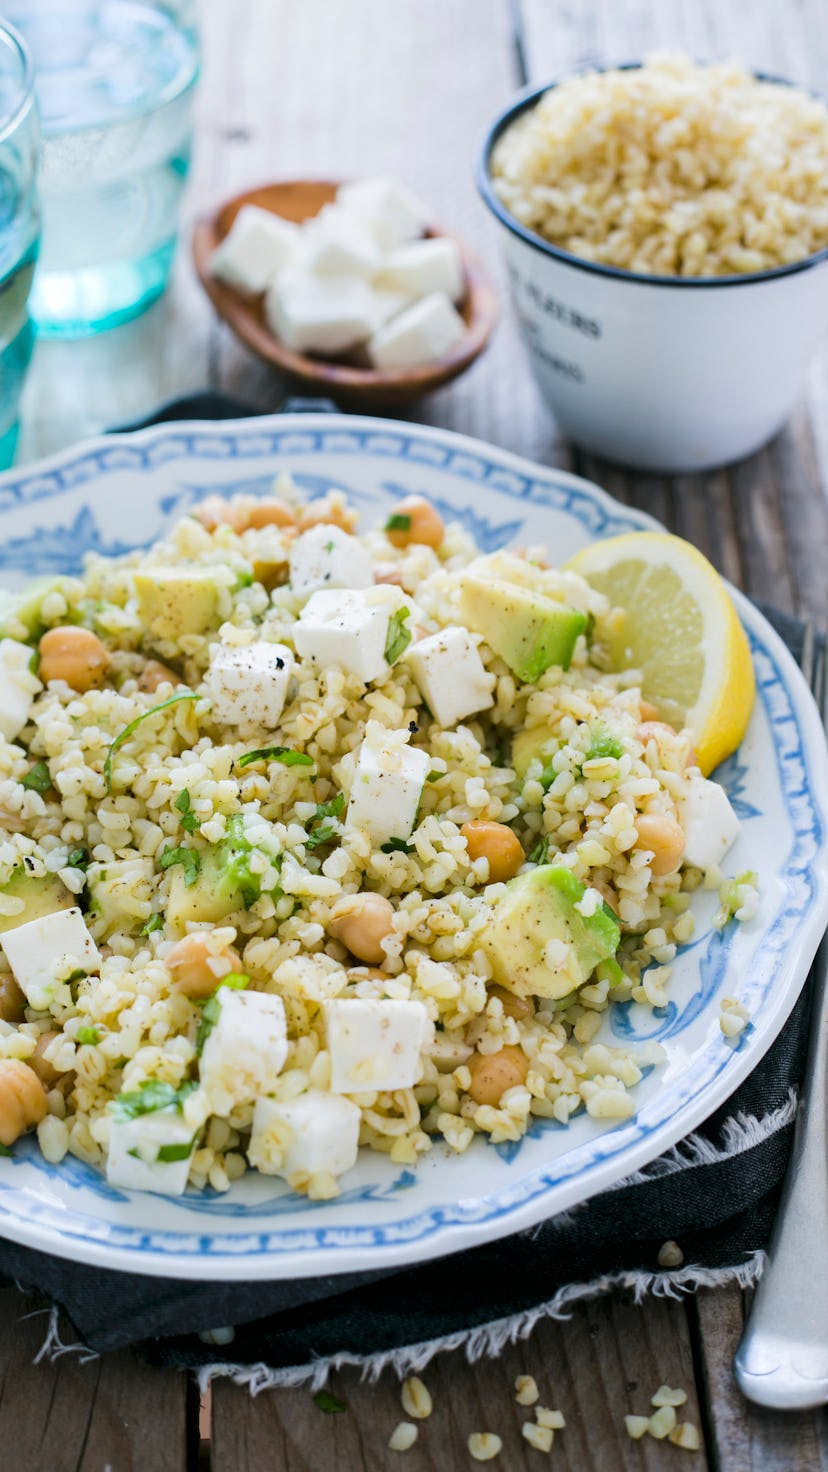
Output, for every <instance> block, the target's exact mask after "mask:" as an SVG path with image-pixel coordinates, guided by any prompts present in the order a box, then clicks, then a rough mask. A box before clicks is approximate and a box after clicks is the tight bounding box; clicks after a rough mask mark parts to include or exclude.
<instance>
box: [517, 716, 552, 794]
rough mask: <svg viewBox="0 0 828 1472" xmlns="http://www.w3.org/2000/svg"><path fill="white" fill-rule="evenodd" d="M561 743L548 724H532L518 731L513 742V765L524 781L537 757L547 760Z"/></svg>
mask: <svg viewBox="0 0 828 1472" xmlns="http://www.w3.org/2000/svg"><path fill="white" fill-rule="evenodd" d="M558 745H559V742H558V738H557V736H552V735H550V732H549V728H548V727H547V726H532V727H530V729H529V730H528V731H518V734H517V736H516V737H515V739H514V741H513V742H512V766H513V767H514V769H515V772H516V774H517V776H518V777H519V778H520V780H521V781H523V779H524V777H525V776H526V773H527V772H528V770H529V768H530V766H531V765H532V762H533V761H534V760H535V757H540V759H541V761H545V760H546V759H547V758H548V757H551V756H553V755H554V753H555V751H556V750H557V747H558Z"/></svg>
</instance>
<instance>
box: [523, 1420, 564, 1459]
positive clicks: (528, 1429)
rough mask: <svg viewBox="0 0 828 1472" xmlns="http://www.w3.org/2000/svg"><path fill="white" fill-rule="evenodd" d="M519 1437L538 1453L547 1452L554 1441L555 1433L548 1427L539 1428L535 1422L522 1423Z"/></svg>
mask: <svg viewBox="0 0 828 1472" xmlns="http://www.w3.org/2000/svg"><path fill="white" fill-rule="evenodd" d="M520 1430H521V1435H522V1436H523V1438H524V1440H525V1441H528V1443H529V1445H530V1446H533V1447H534V1448H535V1450H536V1451H538V1452H549V1451H551V1450H552V1443H553V1441H554V1440H555V1433H554V1431H553V1430H552V1429H551V1427H549V1426H539V1425H538V1423H537V1421H524V1423H523V1425H522V1426H521V1428H520Z"/></svg>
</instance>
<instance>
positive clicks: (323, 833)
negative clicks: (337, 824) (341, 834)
mask: <svg viewBox="0 0 828 1472" xmlns="http://www.w3.org/2000/svg"><path fill="white" fill-rule="evenodd" d="M336 836H337V832H336V829H335V828H334V825H333V823H320V824H319V827H318V828H313V829H312V830H311V832H310V833H309V834H308V836H307V838H306V839H305V848H320V847H321V845H322V844H323V843H330V842H331V839H332V838H336Z"/></svg>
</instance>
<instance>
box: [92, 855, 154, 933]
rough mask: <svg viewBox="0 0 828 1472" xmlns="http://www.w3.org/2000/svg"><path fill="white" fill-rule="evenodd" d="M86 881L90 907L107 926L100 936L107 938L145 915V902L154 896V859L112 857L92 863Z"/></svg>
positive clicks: (132, 924) (126, 928)
mask: <svg viewBox="0 0 828 1472" xmlns="http://www.w3.org/2000/svg"><path fill="white" fill-rule="evenodd" d="M86 883H87V888H88V890H89V903H90V909H91V911H92V912H93V913H94V914H95V915H96V916H98V917H99V919H100V920H101V922H102V926H103V929H102V930H101V934H100V936H99V939H105V938H106V937H107V936H109V935H111V934H112V932H113V931H114V930H128V929H130V928H131V927H132V926H134V925H135V924H136V921H140V920H141V919H142V918H143V909H142V906H143V905H144V904H146V903H147V901H148V900H149V899H151V897H152V860H151V859H110V860H107V861H106V862H104V863H99V864H98V863H96V864H90V865H89V868H88V869H87V871H86Z"/></svg>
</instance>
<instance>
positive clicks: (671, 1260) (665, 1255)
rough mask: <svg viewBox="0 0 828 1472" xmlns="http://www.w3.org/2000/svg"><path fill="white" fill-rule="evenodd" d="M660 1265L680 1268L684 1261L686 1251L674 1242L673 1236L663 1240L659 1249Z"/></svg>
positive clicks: (661, 1266)
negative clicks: (665, 1240)
mask: <svg viewBox="0 0 828 1472" xmlns="http://www.w3.org/2000/svg"><path fill="white" fill-rule="evenodd" d="M657 1261H658V1265H659V1267H660V1268H680V1267H681V1265H682V1263H683V1262H684V1253H683V1252H682V1250H681V1248H680V1247H679V1245H678V1242H674V1241H673V1239H672V1237H671V1238H670V1239H669V1241H667V1242H662V1244H661V1246H660V1247H659V1249H658V1259H657Z"/></svg>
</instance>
